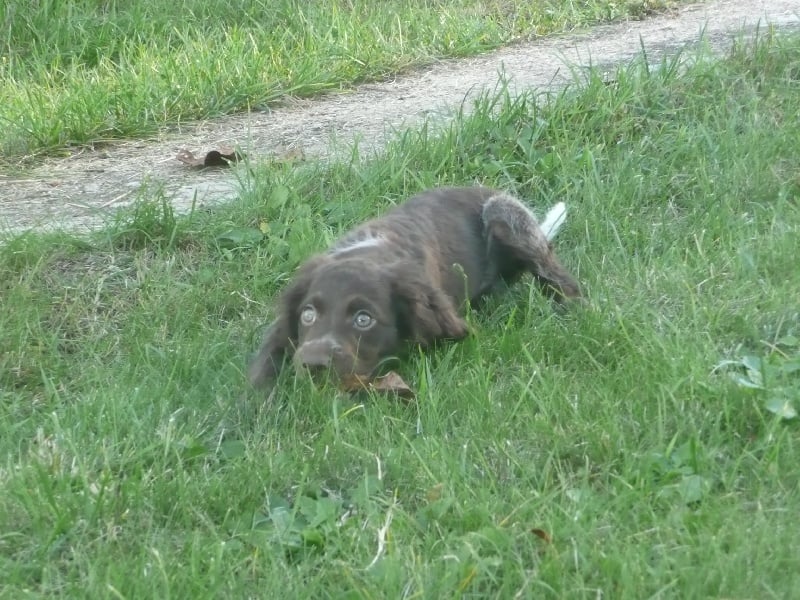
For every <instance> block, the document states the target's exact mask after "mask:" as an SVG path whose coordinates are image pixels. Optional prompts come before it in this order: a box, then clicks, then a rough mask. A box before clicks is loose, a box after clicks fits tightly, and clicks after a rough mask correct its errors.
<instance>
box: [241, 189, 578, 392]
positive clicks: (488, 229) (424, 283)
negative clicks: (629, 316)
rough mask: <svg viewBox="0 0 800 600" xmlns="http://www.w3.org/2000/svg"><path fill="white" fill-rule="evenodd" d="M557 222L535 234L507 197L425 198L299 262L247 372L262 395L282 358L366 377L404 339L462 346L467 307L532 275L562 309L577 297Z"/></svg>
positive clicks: (551, 216)
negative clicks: (557, 240)
mask: <svg viewBox="0 0 800 600" xmlns="http://www.w3.org/2000/svg"><path fill="white" fill-rule="evenodd" d="M563 218H564V205H563V203H559V204H558V205H557V206H556V207H554V208H553V209H552V210H551V211H550V213H548V216H547V218H546V219H545V221H544V223H543V224H542V225H541V226H540V225H539V223H538V222H537V220H536V218H535V217H534V216H533V214H532V213H531V212H530V211H529V210H528V209H527V208H526V207H525V206H524V205H523V204H522V203H521V202H520V201H519V200H517V199H516V198H514V197H512V196H510V195H508V194H506V193H504V192H501V191H499V190H494V189H490V188H484V187H469V188H440V189H435V190H430V191H427V192H423V193H422V194H419V195H418V196H415V197H413V198H411V199H410V200H408V201H406V202H405V203H403V204H401V205H399V206H397V207H395V208H393V209H392V210H390V211H389V212H388V213H386V214H385V215H383V216H382V217H379V218H376V219H372V220H370V221H367V222H366V223H364V224H362V225H361V226H359V227H357V228H355V229H353V230H351V231H350V232H349V233H347V234H345V235H344V236H343V237H342V238H341V239H340V240H339V241H338V242H336V243H335V244H334V245H333V246H332V247H331V248H329V249H328V250H327V251H326V252H323V253H320V254H317V255H315V256H313V257H311V258H310V259H308V260H307V261H306V262H305V263H304V264H303V265H302V266H301V268H300V269H299V271H298V273H297V275H296V276H295V278H294V280H293V282H292V283H291V284H290V285H289V286H288V287H287V288H286V289H285V290H284V291H283V293H282V295H281V298H280V302H279V306H278V309H277V314H276V316H275V319H274V321H273V322H272V324H271V325H270V327H269V328H268V330H267V333H266V335H265V337H264V341H263V343H262V344H261V348H260V349H259V351H258V353H257V354H256V356H255V357H254V358H253V359H252V361H251V363H250V366H249V373H248V375H249V379H250V382H251V383H252V384H253V385H256V386H261V385H263V384H265V383H267V382H268V381H270V380H271V379H273V378H274V377H275V376H276V375H277V373H278V371H279V370H280V368H281V366H282V364H283V362H284V359H286V358H290V357H293V359H294V364H295V366H297V367H304V368H308V369H312V370H318V369H332V370H333V371H334V372H335V373H336V374H337V375H338V376H340V377H341V376H345V375H348V374H356V375H361V376H369V375H371V374H373V373H374V371H375V370H376V368H377V367H378V366H379V364H380V363H381V361H382V360H383V359H385V358H388V357H391V356H394V355H395V354H396V353H397V352H398V351H399V350H400V349H401V346H402V344H403V343H404V342H407V341H410V342H412V343H417V344H421V345H423V346H427V345H430V344H431V343H432V342H434V341H435V340H437V339H454V340H457V339H461V338H463V337H464V336H466V335H467V333H468V331H467V324H466V323H465V321H464V320H463V318H462V317H461V316H460V313H461V311H462V310H463V309H464V306H465V303H466V301H469V302H470V304H471V305H472V306H475V305H477V304H478V303H479V302H480V300H481V298H482V297H483V296H485V295H486V294H489V293H491V292H492V291H493V289H494V288H495V286H496V285H497V284H498V283H501V282H505V283H508V284H510V283H513V282H514V281H516V280H517V279H518V278H519V277H520V276H521V275H522V274H523V273H525V272H529V273H531V274H532V275H533V276H534V278H535V279H536V281H537V282H538V283H539V285H540V286H541V288H542V290H543V291H544V292H546V293H548V294H551V295H552V296H554V297H555V298H556V300H558V301H559V302H563V301H565V300H570V299H578V298H580V297H581V291H580V288H579V287H578V284H577V282H576V281H575V279H573V277H572V276H571V275H570V274H569V273H568V272H567V271H566V269H565V268H564V267H563V266H562V265H561V262H560V261H559V260H558V257H557V256H556V255H555V254H554V253H553V251H552V248H551V246H550V240H551V239H552V237H553V235H555V232H556V231H557V230H558V228H559V227H560V225H561V224H562V222H563Z"/></svg>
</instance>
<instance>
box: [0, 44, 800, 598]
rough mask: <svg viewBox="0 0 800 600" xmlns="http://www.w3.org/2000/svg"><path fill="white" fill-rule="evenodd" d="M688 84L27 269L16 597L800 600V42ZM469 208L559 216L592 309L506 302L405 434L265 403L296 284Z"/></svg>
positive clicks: (517, 108) (302, 176)
mask: <svg viewBox="0 0 800 600" xmlns="http://www.w3.org/2000/svg"><path fill="white" fill-rule="evenodd" d="M683 58H685V59H687V60H686V62H685V63H683V64H685V68H684V67H683V66H679V64H678V62H677V61H676V62H673V63H666V64H664V65H662V67H661V68H659V69H648V68H647V67H645V66H643V64H641V63H637V64H634V65H632V66H629V67H626V68H624V69H620V71H619V72H618V73H617V74H616V79H615V82H614V83H613V84H610V85H608V84H606V83H604V82H603V81H602V80H601V78H600V76H599V75H594V74H593V75H591V76H590V77H589V78H588V80H587V81H585V82H583V83H581V84H580V85H576V86H573V88H572V89H570V90H567V91H565V92H563V93H561V94H560V95H559V96H557V97H553V98H550V99H549V101H548V102H542V101H541V100H542V99H540V98H536V97H534V96H533V95H524V96H522V97H519V98H509V97H508V96H507V95H506V94H505V92H504V90H503V89H502V88H501V89H499V90H498V91H497V93H496V94H492V95H487V96H486V97H484V98H483V99H482V100H480V101H479V102H478V104H477V106H476V108H475V111H474V112H473V113H471V115H470V116H461V117H460V118H459V119H457V122H456V123H455V124H453V125H452V126H451V127H446V128H444V130H443V131H440V132H439V135H433V131H432V129H427V130H426V129H422V130H412V131H408V132H406V133H404V134H402V135H400V136H399V137H398V138H397V139H396V140H395V141H394V142H393V143H392V144H391V145H390V146H389V147H388V148H387V150H386V152H385V153H384V154H381V155H380V156H377V157H372V158H359V157H354V158H353V159H352V160H351V161H350V162H346V163H336V164H331V165H325V164H318V163H310V164H307V165H304V166H302V167H301V168H299V169H298V168H290V167H287V166H286V165H274V166H264V167H262V168H259V169H256V170H255V171H254V172H252V174H250V175H248V174H247V173H246V172H245V171H244V170H243V171H242V177H243V180H242V182H243V187H242V189H243V191H242V194H241V197H240V199H239V200H238V201H236V202H235V203H234V204H232V205H231V206H228V207H225V208H222V209H220V210H219V211H217V212H211V213H200V212H196V213H194V214H193V215H191V216H189V217H181V216H176V215H174V214H173V213H172V212H171V210H170V209H169V206H168V204H167V203H165V202H164V201H163V199H161V198H159V196H158V194H157V192H153V194H152V196H151V197H147V198H142V199H141V200H140V201H139V204H138V205H137V206H136V207H135V208H134V209H132V210H131V211H130V212H127V213H122V214H121V215H120V217H119V219H118V221H117V222H115V223H112V224H110V225H109V227H108V228H107V229H106V230H104V231H103V232H102V233H98V234H97V235H95V236H93V237H90V238H74V237H71V236H68V235H65V234H48V235H40V234H27V235H25V236H21V237H18V238H15V239H13V240H11V241H9V242H8V243H7V244H6V245H5V246H3V248H2V250H1V251H0V304H1V305H2V307H3V310H2V311H0V352H2V354H1V355H0V390H2V391H0V394H1V395H2V396H1V399H0V456H1V457H2V461H3V462H2V463H0V488H1V489H2V494H0V572H2V573H3V577H2V582H0V586H2V587H1V588H0V596H2V597H4V598H24V597H30V598H35V597H44V596H64V597H70V598H75V597H91V598H97V597H125V598H156V597H157V598H169V597H179V598H219V597H236V598H238V597H268V596H269V597H273V596H274V597H278V596H280V597H282V598H309V597H315V598H399V597H415V598H451V597H497V598H512V597H515V595H516V596H518V597H527V598H597V597H601V596H602V597H604V598H621V599H625V598H631V599H637V600H638V599H642V598H654V597H659V598H664V597H670V598H682V599H683V598H709V597H714V598H716V597H726V598H788V597H792V596H793V595H795V594H796V590H797V589H798V587H800V574H798V570H797V568H796V563H797V556H798V554H799V553H800V536H798V535H797V514H798V510H800V497H799V496H798V492H799V491H800V487H799V486H800V467H798V465H800V432H799V431H798V420H797V419H782V418H780V416H779V415H777V414H776V413H775V412H774V411H775V407H776V404H775V402H776V399H777V400H778V401H780V402H781V404H782V406H784V407H794V408H798V402H800V398H799V397H798V396H799V394H798V386H799V384H800V379H799V378H798V371H797V368H798V367H799V366H800V346H799V345H798V339H797V338H798V337H800V316H799V315H798V295H797V290H798V288H799V287H800V269H798V268H797V257H798V256H799V255H800V235H798V230H799V228H800V207H798V200H800V179H798V173H800V119H798V114H797V110H798V109H797V106H798V105H797V97H798V92H800V89H798V87H799V86H800V84H798V81H800V78H798V73H800V37H798V36H797V35H791V36H789V35H787V36H786V37H771V36H767V37H763V38H762V39H761V40H760V41H759V42H758V44H756V45H752V46H750V45H743V44H740V45H737V47H736V49H735V50H734V51H733V52H732V53H731V55H730V56H729V57H727V58H726V59H725V60H722V61H714V60H711V59H709V58H708V57H706V56H702V55H700V57H699V58H701V59H702V60H697V61H694V62H692V61H691V60H688V59H690V58H691V57H690V56H688V55H686V56H684V57H683ZM473 181H481V182H484V183H488V184H497V185H503V186H507V187H509V188H511V189H513V190H516V191H517V192H518V193H520V194H521V195H523V196H524V197H525V198H526V199H527V200H528V201H530V202H531V203H532V204H533V205H535V206H538V207H540V208H542V209H543V208H546V207H547V206H549V205H550V204H551V203H553V202H554V201H556V200H558V199H565V200H566V201H567V202H568V203H569V205H570V208H571V213H570V218H569V219H568V221H567V225H566V226H565V228H564V229H563V230H562V232H561V233H560V234H559V238H558V241H557V246H558V250H559V252H560V254H561V255H562V257H563V259H564V261H565V263H566V264H567V265H569V267H570V268H571V269H573V270H574V271H575V272H576V273H578V274H579V277H580V279H581V281H582V282H583V284H584V286H585V289H586V290H587V292H588V295H589V298H590V303H591V307H590V308H588V309H586V310H582V311H579V312H576V313H573V314H571V315H569V316H566V317H558V316H556V315H555V314H554V312H553V311H552V309H551V307H550V306H549V305H548V303H547V302H546V301H545V300H543V299H542V298H541V297H540V296H539V295H538V294H537V293H536V292H535V291H534V290H532V289H531V288H529V286H528V285H527V284H525V285H520V286H518V287H516V288H515V289H514V290H513V291H512V293H510V294H508V295H507V296H505V297H503V298H498V299H495V300H493V301H492V302H491V303H490V304H489V306H487V310H486V311H483V312H481V313H480V314H475V315H471V317H470V319H471V321H472V323H473V326H474V330H475V332H476V335H475V336H474V337H473V338H471V339H469V340H466V341H465V342H463V343H460V344H449V345H443V346H442V347H440V348H438V349H437V350H436V351H432V352H428V353H426V354H419V353H412V357H411V358H410V359H409V360H408V361H407V362H405V363H404V364H403V365H402V366H401V367H400V368H399V371H400V373H401V374H402V375H403V376H404V378H405V379H406V380H407V381H408V382H409V383H410V384H411V385H412V386H413V387H414V388H415V389H417V390H418V392H419V398H418V401H417V403H416V404H413V405H410V406H406V405H404V404H402V403H399V402H394V401H392V400H390V399H386V398H371V397H366V398H355V399H354V398H349V397H345V396H343V395H341V394H340V393H338V392H336V391H335V390H334V389H332V388H329V387H323V388H321V389H315V388H312V387H311V386H310V385H309V384H308V383H307V382H305V381H303V380H295V378H294V376H293V375H292V373H291V372H286V373H285V374H284V375H283V376H282V377H281V380H280V385H279V387H278V391H277V392H276V394H275V396H274V397H273V398H272V399H271V400H270V401H269V402H265V401H264V399H263V398H261V397H259V395H257V394H254V393H252V392H250V391H248V390H247V388H246V386H245V383H244V377H243V373H242V371H243V367H244V364H245V357H246V356H247V354H248V353H249V352H250V351H251V350H252V349H253V348H254V347H255V345H256V344H257V342H258V336H259V334H260V324H261V323H263V322H264V321H265V320H267V319H268V318H269V316H270V315H271V308H270V302H271V300H272V298H273V296H274V294H275V293H276V292H277V290H278V289H280V288H281V286H282V285H284V283H285V282H286V280H287V278H288V277H289V275H290V273H291V272H292V270H293V269H294V268H295V267H296V266H297V264H298V263H299V262H300V261H301V260H302V259H303V258H304V257H305V256H307V255H308V254H309V253H310V252H312V251H314V250H316V249H320V248H322V247H324V246H325V244H326V243H327V242H328V241H329V240H330V239H331V238H332V237H333V236H335V235H336V234H337V233H338V232H340V231H341V230H343V229H344V228H346V227H348V226H349V225H351V224H352V223H354V222H356V221H357V220H360V219H362V218H365V217H367V216H371V215H375V214H378V213H379V212H381V211H382V210H383V209H385V208H386V207H388V206H389V205H391V204H392V203H393V202H397V201H400V200H401V199H402V198H403V197H405V196H407V195H408V194H411V193H414V192H416V191H418V190H420V189H421V188H423V187H425V186H428V185H432V184H437V183H441V184H449V183H470V182H473ZM263 231H267V232H268V233H267V234H264V233H263ZM724 361H734V362H732V363H725V362H724ZM784 415H785V416H789V414H788V413H784ZM534 530H542V531H543V532H546V533H547V534H549V535H550V536H552V542H551V543H547V542H546V541H545V540H543V539H542V538H541V537H540V535H537V534H536V533H535V532H534ZM379 541H384V542H385V547H383V546H382V545H381V544H380V543H379ZM379 547H381V548H382V549H383V554H381V556H379V557H378V558H377V560H375V557H376V555H377V554H378V550H379ZM373 562H374V564H373Z"/></svg>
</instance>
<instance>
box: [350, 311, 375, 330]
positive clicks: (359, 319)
mask: <svg viewBox="0 0 800 600" xmlns="http://www.w3.org/2000/svg"><path fill="white" fill-rule="evenodd" d="M374 323H375V319H373V318H372V315H371V314H369V313H368V312H367V311H365V310H360V311H358V312H357V313H356V316H355V317H353V324H354V325H355V326H356V327H358V328H359V329H369V328H370V327H372V325H373V324H374Z"/></svg>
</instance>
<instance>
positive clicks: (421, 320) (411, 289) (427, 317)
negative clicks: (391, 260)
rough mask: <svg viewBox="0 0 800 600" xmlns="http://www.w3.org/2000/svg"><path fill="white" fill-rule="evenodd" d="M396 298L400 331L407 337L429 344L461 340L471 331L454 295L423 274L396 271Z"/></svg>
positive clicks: (422, 343)
mask: <svg viewBox="0 0 800 600" xmlns="http://www.w3.org/2000/svg"><path fill="white" fill-rule="evenodd" d="M392 299H393V302H394V304H395V314H396V316H397V329H398V332H399V333H400V335H401V336H402V337H403V338H404V339H406V340H410V341H411V342H414V343H416V344H420V345H422V346H429V345H430V344H431V343H433V342H434V341H435V340H437V339H452V340H459V339H462V338H464V337H466V336H467V334H468V333H469V329H468V327H467V324H466V322H465V321H464V319H462V318H461V317H460V316H459V315H458V313H457V312H456V309H455V307H454V306H453V301H452V300H451V299H450V297H449V296H448V295H447V294H445V293H444V292H443V291H442V290H441V289H439V288H437V287H435V286H433V285H431V283H430V282H429V281H427V280H426V279H425V278H424V277H423V276H421V274H416V273H411V272H409V271H408V270H405V269H404V270H395V271H394V272H392Z"/></svg>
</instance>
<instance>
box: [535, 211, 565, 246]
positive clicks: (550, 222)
mask: <svg viewBox="0 0 800 600" xmlns="http://www.w3.org/2000/svg"><path fill="white" fill-rule="evenodd" d="M566 220H567V205H566V204H564V203H563V202H559V203H557V204H556V205H555V206H553V208H551V209H550V210H549V211H547V215H546V216H545V218H544V221H542V223H541V225H539V227H541V228H542V231H543V232H544V235H545V237H547V241H548V242H549V241H550V240H552V239H553V238H554V237H556V234H557V233H558V230H559V229H561V226H562V225H563V224H564V221H566Z"/></svg>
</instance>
